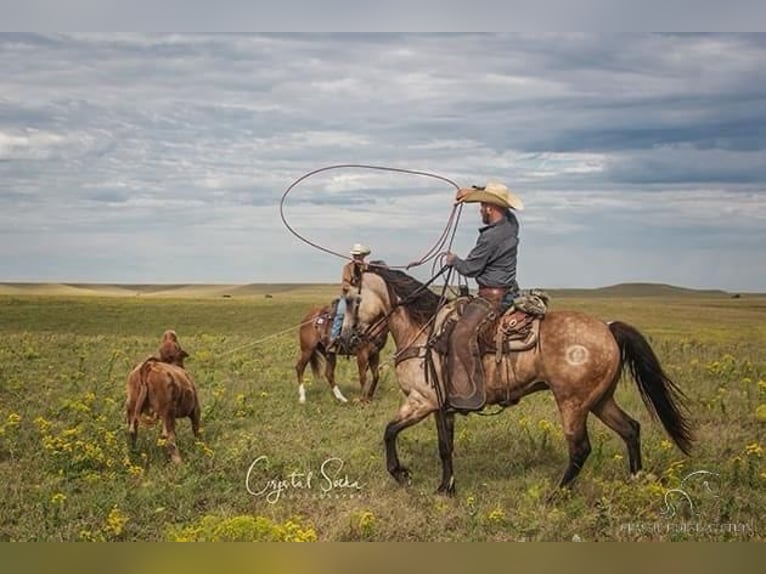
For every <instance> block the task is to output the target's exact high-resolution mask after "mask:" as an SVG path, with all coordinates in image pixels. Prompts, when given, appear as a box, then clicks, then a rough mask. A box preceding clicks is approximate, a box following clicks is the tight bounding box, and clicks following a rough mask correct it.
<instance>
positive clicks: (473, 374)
mask: <svg viewBox="0 0 766 574" xmlns="http://www.w3.org/2000/svg"><path fill="white" fill-rule="evenodd" d="M492 311H493V306H492V304H491V303H490V302H488V301H486V300H485V299H482V298H480V297H477V298H476V299H473V300H472V301H471V302H470V303H469V304H468V305H466V307H465V310H464V311H463V315H462V317H460V320H459V321H458V323H457V324H456V325H455V328H454V330H453V331H452V336H451V337H450V344H449V353H448V355H447V373H448V376H447V402H448V403H449V404H450V406H451V407H453V408H455V409H457V410H461V411H474V410H481V409H482V408H483V407H484V402H485V400H486V391H485V388H484V367H483V365H482V362H481V353H480V352H479V342H478V330H479V327H480V326H481V325H482V324H483V323H484V320H485V319H486V318H487V316H488V315H489V314H490V313H491V312H492Z"/></svg>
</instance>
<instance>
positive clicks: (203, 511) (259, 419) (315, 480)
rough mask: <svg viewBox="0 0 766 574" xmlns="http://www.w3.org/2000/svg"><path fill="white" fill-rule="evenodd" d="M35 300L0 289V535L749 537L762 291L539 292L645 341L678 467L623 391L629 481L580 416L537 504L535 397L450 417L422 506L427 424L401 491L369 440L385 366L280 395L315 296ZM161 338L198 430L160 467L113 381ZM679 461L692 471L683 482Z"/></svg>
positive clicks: (762, 417)
mask: <svg viewBox="0 0 766 574" xmlns="http://www.w3.org/2000/svg"><path fill="white" fill-rule="evenodd" d="M59 288H60V289H59ZM53 289H54V290H53V291H51V288H48V290H46V289H44V288H42V287H40V286H34V285H12V286H8V285H6V286H3V287H0V539H2V540H35V541H40V540H45V541H57V540H65V541H76V540H86V541H87V540H110V541H111V540H320V541H326V540H335V541H343V540H379V541H404V540H433V541H442V540H490V541H491V540H573V539H574V540H578V539H579V540H584V541H592V540H763V539H764V524H763V522H762V516H763V509H764V507H765V506H766V505H765V503H766V469H764V466H763V459H764V456H765V455H764V452H763V447H764V442H766V441H764V430H765V429H766V297H760V296H750V295H745V296H742V297H740V298H736V299H735V298H732V297H729V296H727V295H725V294H716V293H706V294H694V293H675V294H674V293H672V292H671V293H670V294H669V295H666V296H664V297H651V296H646V295H648V294H647V293H640V294H641V295H644V296H635V295H636V294H633V295H631V293H630V292H627V294H626V293H624V292H622V293H617V294H614V293H611V294H601V295H599V294H598V293H595V294H587V293H578V294H577V296H576V297H573V296H571V295H570V296H568V295H566V294H565V293H563V294H557V296H556V298H555V299H554V301H553V304H552V306H553V308H554V309H580V310H583V311H587V312H589V313H592V314H594V315H596V316H599V317H602V318H604V319H620V320H623V321H626V322H629V323H631V324H633V325H634V326H636V327H638V328H639V329H640V330H641V331H642V332H643V333H644V334H645V335H647V336H648V337H649V339H650V341H651V343H652V345H653V347H654V349H655V351H656V352H657V354H658V355H659V357H660V359H661V361H662V363H663V365H664V367H665V368H666V370H667V372H668V373H669V374H670V375H671V377H672V378H674V379H675V380H676V381H677V383H678V384H679V385H680V386H681V387H682V388H683V389H684V391H685V392H686V393H687V395H688V396H689V406H690V409H691V414H692V417H693V419H694V421H695V424H696V428H697V431H696V434H697V437H698V442H697V445H696V448H695V450H694V453H693V456H691V457H689V458H687V457H685V456H683V455H682V454H681V453H680V452H679V451H678V450H677V449H675V447H673V446H672V445H671V443H670V442H669V441H668V440H667V437H666V436H665V435H664V434H663V431H662V429H661V427H660V425H659V424H658V423H656V422H654V421H652V420H651V418H650V417H649V414H648V412H647V411H646V409H645V407H644V406H643V404H642V402H641V400H640V397H639V395H638V392H637V390H636V387H635V385H634V383H633V382H632V380H630V379H626V380H624V381H622V382H621V383H620V386H619V390H618V394H617V398H618V402H619V403H620V404H621V405H622V406H623V407H624V408H625V409H626V410H627V411H628V412H629V413H631V414H632V415H633V416H634V418H636V419H638V420H639V421H640V422H641V424H642V446H643V455H644V467H645V473H643V474H642V475H639V477H637V478H636V479H631V478H630V477H629V475H628V472H627V461H626V453H625V452H624V445H623V443H622V441H621V440H620V439H619V438H617V437H616V436H615V435H614V434H612V432H611V431H609V430H608V429H607V428H606V427H604V426H603V425H602V424H601V423H600V422H599V421H598V420H596V419H595V417H591V419H590V420H589V429H590V435H591V443H592V446H593V452H592V454H591V456H590V458H589V460H588V461H587V463H586V465H585V467H584V469H583V471H582V473H581V475H580V477H579V478H578V480H577V481H576V482H575V485H574V487H573V488H572V489H571V490H569V491H564V492H555V489H554V485H555V484H556V481H557V480H558V478H559V476H560V473H561V472H562V471H563V468H564V466H565V462H566V446H565V442H564V438H563V435H562V432H561V428H560V425H559V422H558V411H557V409H556V407H555V404H554V403H553V399H552V396H551V395H550V393H539V394H537V395H533V396H531V397H528V398H526V399H524V400H523V401H522V402H521V404H519V405H518V406H516V407H513V408H510V409H507V410H506V411H504V412H502V413H501V414H500V415H498V416H490V417H482V416H476V415H472V416H470V417H459V418H458V421H457V427H456V435H455V470H456V478H457V489H458V493H457V495H456V496H455V497H454V498H452V499H450V498H444V497H441V496H438V495H435V494H434V490H435V488H436V486H437V485H438V482H439V478H440V465H439V458H438V451H437V442H436V433H435V428H434V424H433V422H432V421H430V420H429V421H425V422H423V423H422V424H420V425H418V426H416V427H414V428H412V429H409V430H407V431H405V432H404V433H402V435H400V441H399V450H400V456H401V458H402V461H403V462H404V463H405V464H407V465H409V467H410V469H411V471H412V473H413V479H412V484H411V485H410V486H408V487H404V488H402V487H399V486H398V485H396V484H395V482H394V481H393V480H392V479H391V478H390V477H389V476H388V474H387V473H386V471H385V462H384V452H383V444H382V438H383V429H384V427H385V424H386V422H387V421H388V420H389V419H390V418H392V416H393V415H394V413H395V411H396V409H397V406H398V404H399V398H400V395H399V391H398V389H397V385H396V381H395V378H394V374H393V370H392V367H391V365H390V364H389V363H386V364H385V365H384V371H383V378H382V382H381V385H380V386H379V387H378V391H377V393H376V396H375V399H374V401H373V403H372V404H371V405H368V406H361V405H360V404H358V403H355V402H351V403H349V404H346V405H343V404H339V403H337V402H336V401H335V399H334V398H333V397H332V395H331V394H330V392H329V390H328V387H327V385H326V384H325V383H324V382H315V383H312V384H310V385H308V401H307V403H306V404H305V405H299V404H298V400H297V399H298V395H297V389H296V381H295V374H294V363H295V360H296V357H297V351H298V350H297V336H296V330H295V329H294V327H295V326H296V325H297V324H298V323H299V322H300V320H301V318H302V316H303V315H304V313H305V312H306V311H307V310H308V308H309V307H311V306H312V305H313V304H323V303H325V302H326V301H328V300H329V299H330V297H331V296H332V294H333V293H334V287H333V286H322V285H310V286H295V285H292V286H291V285H269V286H248V287H237V286H218V287H212V286H199V287H196V288H195V287H189V286H173V287H172V288H171V287H168V286H164V287H161V288H160V287H153V286H132V287H130V288H129V287H126V286H109V287H108V288H104V286H87V285H65V286H58V287H56V288H53ZM56 289H59V290H56ZM167 328H174V329H176V331H177V332H178V334H179V337H180V340H181V343H182V345H183V346H184V348H186V349H187V351H189V352H190V354H191V359H190V360H189V361H188V363H187V368H188V369H189V371H190V372H191V374H192V376H193V377H194V379H195V381H196V382H197V385H198V388H199V392H200V399H201V402H202V410H203V415H202V426H203V438H202V440H199V441H197V440H195V439H194V437H193V436H192V434H191V431H190V428H189V424H188V421H186V420H183V421H179V425H178V436H179V441H178V446H179V448H180V451H181V454H182V455H183V457H184V460H185V462H184V463H183V464H182V465H179V466H176V465H172V464H169V463H167V462H166V458H165V453H164V449H163V448H162V445H161V444H160V443H159V441H158V436H159V428H158V427H156V426H155V427H149V428H142V429H141V430H140V432H139V441H138V446H137V449H136V450H135V451H132V450H130V449H129V448H128V444H127V441H126V426H125V423H124V412H123V402H124V398H125V393H124V386H125V379H126V376H127V374H128V372H129V370H130V369H131V367H132V366H133V365H134V364H136V363H137V362H139V361H141V360H143V359H144V358H145V357H146V356H148V355H150V354H152V353H153V352H155V350H156V348H157V345H158V342H159V338H160V335H161V334H162V332H163V331H164V330H165V329H167ZM391 351H392V348H391V345H389V348H387V349H386V351H385V352H384V356H385V357H386V358H387V357H389V356H390V354H391ZM338 380H339V381H340V385H341V388H342V390H343V392H344V394H345V395H346V396H347V397H356V396H358V394H359V390H358V383H357V382H356V366H355V363H354V362H353V361H345V360H340V361H339V367H338ZM308 381H310V377H309V376H307V382H308ZM341 464H342V465H343V466H342V468H341V466H340V465H341ZM323 465H324V467H323ZM249 469H250V473H249V474H248V470H249ZM693 471H706V472H707V473H711V474H702V473H700V474H697V475H693V476H692V477H691V478H689V479H687V480H686V481H684V478H685V477H687V476H688V475H689V474H690V473H692V472H693ZM309 473H311V474H312V476H311V478H310V479H309V476H308V475H309ZM327 477H330V479H335V482H331V481H330V480H328V478H327ZM248 478H249V480H248ZM269 480H284V481H286V486H285V483H283V486H284V488H283V490H282V491H281V492H278V493H277V492H276V491H275V489H274V488H271V489H269V488H268V487H269V482H268V481H269ZM682 481H683V482H682ZM273 484H277V483H273ZM273 484H272V486H273ZM264 489H265V492H264V493H262V494H258V491H260V490H264ZM249 491H250V492H249ZM551 493H554V496H553V497H549V495H550V494H551ZM277 494H278V495H279V496H277ZM687 496H688V498H686V497H687ZM689 502H692V503H693V509H692V505H690V504H689ZM667 504H670V505H671V506H670V507H668V506H667ZM669 508H675V511H676V514H675V515H673V516H671V515H670V514H671V512H669V511H668V509H669Z"/></svg>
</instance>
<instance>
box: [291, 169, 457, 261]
mask: <svg viewBox="0 0 766 574" xmlns="http://www.w3.org/2000/svg"><path fill="white" fill-rule="evenodd" d="M335 169H369V170H375V171H387V172H393V173H405V174H409V175H417V176H422V177H430V178H433V179H438V180H439V181H443V182H445V183H448V184H450V185H452V186H453V187H454V188H455V189H456V190H459V189H460V186H459V185H458V184H456V183H455V182H454V181H452V180H451V179H448V178H446V177H443V176H441V175H437V174H435V173H430V172H427V171H420V170H415V169H404V168H398V167H385V166H380V165H368V164H361V163H341V164H335V165H328V166H326V167H320V168H319V169H315V170H312V171H310V172H308V173H306V174H304V175H302V176H301V177H299V178H298V179H296V180H295V181H294V182H293V183H291V184H290V186H289V187H288V188H287V189H286V190H285V192H284V193H283V194H282V199H281V201H280V202H279V216H280V217H281V218H282V223H284V225H285V227H286V228H287V230H288V231H289V232H290V233H292V234H293V235H294V236H295V237H297V238H298V239H299V240H300V241H303V242H304V243H306V244H307V245H310V246H311V247H313V248H314V249H318V250H319V251H323V252H325V253H329V254H330V255H335V256H336V257H340V258H342V259H351V258H350V257H349V256H348V255H346V254H345V253H338V252H337V251H333V250H332V249H328V248H327V247H324V246H322V245H319V244H318V243H315V242H313V241H311V240H310V239H308V238H306V237H304V236H303V235H301V234H300V233H298V232H297V231H296V230H295V229H294V228H293V227H292V226H291V225H290V224H289V223H288V222H287V218H286V217H285V209H284V207H285V200H286V199H287V196H288V195H289V194H290V192H291V191H292V190H293V189H294V188H295V187H296V186H297V185H298V184H300V183H301V182H302V181H304V180H306V179H308V178H309V177H311V176H314V175H316V174H318V173H322V172H325V171H331V170H335ZM459 207H462V205H456V206H455V207H454V208H453V209H452V213H451V214H450V217H449V219H448V220H447V225H446V226H445V228H444V231H443V232H442V234H441V235H440V236H439V239H438V240H437V242H436V243H435V244H434V246H433V247H431V248H430V249H429V250H428V251H427V252H426V254H425V255H423V257H421V258H420V259H418V260H416V261H413V262H411V263H409V264H407V265H388V267H389V268H392V269H408V268H410V267H416V266H418V265H422V264H423V263H426V262H427V261H430V260H431V259H434V258H435V257H436V256H437V255H439V252H440V249H441V248H442V247H443V246H444V243H445V242H446V241H447V236H448V235H449V233H450V230H452V237H453V238H454V235H455V229H456V228H457V221H458V220H459V216H460V209H459ZM456 214H457V215H456ZM451 243H452V240H451V239H450V244H451Z"/></svg>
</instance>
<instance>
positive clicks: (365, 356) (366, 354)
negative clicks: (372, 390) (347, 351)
mask: <svg viewBox="0 0 766 574" xmlns="http://www.w3.org/2000/svg"><path fill="white" fill-rule="evenodd" d="M369 363H370V348H369V347H368V346H367V345H363V346H361V347H360V348H359V350H358V351H357V352H356V366H357V368H358V369H359V394H360V395H361V400H362V402H367V394H366V393H365V392H364V389H365V386H366V385H367V365H369Z"/></svg>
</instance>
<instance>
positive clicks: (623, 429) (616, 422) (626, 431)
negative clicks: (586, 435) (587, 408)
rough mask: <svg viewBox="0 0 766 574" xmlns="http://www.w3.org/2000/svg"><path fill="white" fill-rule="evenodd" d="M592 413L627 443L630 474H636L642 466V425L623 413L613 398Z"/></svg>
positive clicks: (607, 399)
mask: <svg viewBox="0 0 766 574" xmlns="http://www.w3.org/2000/svg"><path fill="white" fill-rule="evenodd" d="M592 412H593V414H594V415H596V416H597V417H598V418H599V419H601V421H602V422H603V423H604V424H605V425H606V426H608V427H609V428H610V429H612V430H613V431H614V432H616V433H617V434H618V435H620V436H621V437H622V440H624V441H625V445H626V446H627V447H628V460H629V463H630V473H631V474H636V473H637V472H638V471H639V470H641V466H642V465H641V438H640V437H641V425H640V424H639V423H638V421H636V420H634V419H633V418H631V417H630V415H628V414H627V413H626V412H625V411H623V410H622V409H621V408H620V407H619V406H618V405H617V403H616V402H615V401H614V397H611V396H610V397H607V398H606V399H605V400H603V401H601V402H600V403H599V404H598V405H596V406H595V407H593V409H592Z"/></svg>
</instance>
